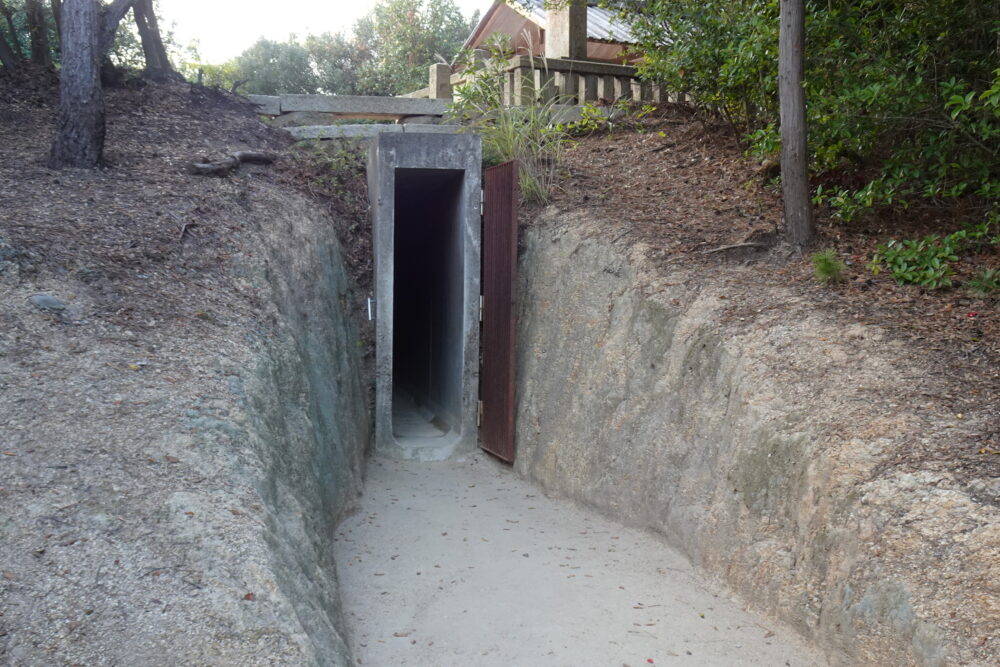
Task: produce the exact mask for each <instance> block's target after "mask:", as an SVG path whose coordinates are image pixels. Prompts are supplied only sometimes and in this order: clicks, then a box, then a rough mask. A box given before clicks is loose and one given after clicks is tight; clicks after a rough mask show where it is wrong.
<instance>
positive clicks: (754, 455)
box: [515, 209, 1000, 665]
mask: <svg viewBox="0 0 1000 667" xmlns="http://www.w3.org/2000/svg"><path fill="white" fill-rule="evenodd" d="M608 236H609V234H608V233H607V226H606V225H603V224H602V223H601V222H600V221H598V220H595V219H593V218H592V217H590V216H589V214H587V213H586V212H562V213H560V212H558V211H556V210H555V209H549V210H547V211H545V212H544V213H543V214H542V215H541V216H539V219H538V220H537V221H536V222H535V223H533V224H531V225H529V226H528V227H527V228H526V229H525V230H524V231H523V238H522V253H521V259H520V268H519V270H520V275H521V280H520V285H519V309H520V321H519V324H518V359H517V361H518V398H517V401H518V407H517V440H518V460H517V462H516V464H515V468H516V470H517V472H518V473H520V474H522V475H524V476H525V477H527V478H529V479H531V480H533V481H535V482H537V483H538V484H539V485H541V486H542V488H544V489H545V490H546V491H548V492H551V493H556V494H560V495H565V496H568V497H571V498H575V499H577V500H579V501H581V502H583V503H585V504H587V505H589V506H592V507H595V508H597V509H599V510H601V511H602V512H604V513H606V514H607V515H609V516H612V517H615V518H618V519H620V520H622V521H624V522H625V523H627V524H631V525H635V526H641V527H647V528H651V529H654V530H656V531H658V532H661V533H662V534H663V535H665V536H666V537H667V539H668V540H669V541H670V542H671V543H672V544H673V545H674V546H676V547H677V548H678V549H679V550H681V552H683V553H684V554H685V555H686V556H687V557H688V558H690V559H691V562H692V563H693V564H694V565H696V566H697V567H699V568H701V569H702V570H703V571H705V572H706V573H709V574H711V575H713V576H715V577H717V578H718V579H720V580H721V581H723V582H725V584H726V585H728V586H730V587H731V588H732V589H734V590H735V591H737V592H738V593H739V594H741V595H742V596H744V598H745V599H746V600H747V601H748V602H750V603H751V604H752V605H753V606H754V607H756V608H757V609H760V610H762V611H765V612H767V613H769V614H771V615H773V616H775V617H777V618H780V619H782V620H784V621H785V622H787V623H789V624H791V625H793V626H794V627H796V628H797V629H798V630H799V631H800V632H801V633H802V634H803V635H804V636H806V637H808V638H810V639H812V640H814V641H816V642H817V643H818V644H819V645H820V646H822V647H823V648H824V649H825V650H826V651H828V652H829V653H830V654H831V656H832V658H833V659H834V661H835V662H838V663H839V664H845V665H846V664H873V665H875V664H879V665H882V664H921V665H945V664H963V665H988V664H995V661H996V659H997V658H998V656H1000V644H998V642H1000V638H998V637H996V636H995V634H994V633H992V632H991V631H988V630H987V628H992V627H996V625H997V621H998V619H1000V597H998V591H997V581H1000V571H998V567H1000V565H998V563H1000V561H998V559H997V554H998V553H1000V510H998V507H997V505H996V504H995V503H994V502H992V496H993V495H995V493H996V489H995V488H994V487H995V486H996V480H995V479H973V480H967V479H962V478H960V477H958V476H956V475H953V474H951V473H950V472H949V471H948V470H947V468H946V467H944V466H937V467H934V466H931V465H928V466H927V468H926V469H912V468H908V467H907V466H905V465H894V462H895V461H897V460H898V457H897V454H898V453H899V452H900V451H901V450H902V449H904V448H911V447H920V446H921V444H922V443H924V444H927V443H932V442H937V441H939V439H941V438H956V439H957V437H958V436H959V435H961V434H964V432H966V431H967V432H971V433H975V432H976V431H977V430H980V431H982V430H985V427H986V426H987V425H988V423H989V422H988V420H989V418H990V406H989V405H984V406H983V409H982V410H981V411H979V412H977V413H969V414H962V415H956V414H954V413H953V412H950V411H948V410H947V409H945V408H944V406H942V405H940V404H938V405H934V404H933V403H932V402H930V401H921V402H919V403H918V402H916V401H914V400H912V387H913V379H914V378H921V382H922V388H923V390H924V391H925V392H928V393H931V395H933V392H936V391H943V390H942V389H941V387H939V386H938V381H939V380H940V378H935V377H930V376H927V372H926V369H925V368H924V367H922V365H921V361H920V358H919V356H918V354H916V353H915V352H914V351H912V350H910V349H908V348H907V347H906V346H904V345H903V344H902V343H900V342H898V341H894V340H892V339H891V338H890V337H888V336H886V335H885V334H884V332H882V331H880V330H879V328H878V327H874V326H864V325H859V324H854V323H850V322H845V321H842V320H840V321H838V320H837V319H835V318H834V317H832V316H831V315H830V314H829V313H824V312H821V311H819V310H818V309H816V308H814V307H811V306H810V304H809V303H808V302H807V301H806V300H804V299H802V298H800V297H799V296H797V293H796V292H795V291H794V290H791V289H786V288H783V287H782V286H780V285H770V286H764V287H758V289H765V290H767V299H766V300H765V301H766V302H767V304H768V305H767V306H766V307H763V308H760V309H759V310H755V311H754V312H752V313H749V312H748V313H743V314H742V316H739V317H737V316H734V315H733V314H732V312H733V311H732V310H731V305H732V304H733V303H734V301H739V292H740V289H741V288H740V287H739V281H738V280H735V279H736V278H738V277H739V275H740V273H741V272H747V271H749V270H750V269H747V268H746V267H739V266H737V267H728V268H727V267H720V268H718V269H717V270H713V271H712V272H711V273H708V274H706V273H705V272H704V271H703V270H700V269H699V267H691V266H689V267H684V266H682V265H680V264H678V265H674V267H673V268H670V269H667V270H664V269H663V268H662V266H655V265H654V263H653V262H652V261H650V259H649V254H650V253H649V251H650V248H649V247H647V246H643V245H642V244H637V245H634V246H632V247H631V248H625V247H622V246H616V245H615V244H614V243H612V242H611V241H609V240H607V238H608Z"/></svg>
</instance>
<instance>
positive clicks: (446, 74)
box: [430, 63, 452, 100]
mask: <svg viewBox="0 0 1000 667" xmlns="http://www.w3.org/2000/svg"><path fill="white" fill-rule="evenodd" d="M451 95H452V91H451V68H450V67H448V66H447V65H444V64H441V63H437V64H435V65H431V77H430V96H431V97H432V98H434V99H438V100H450V99H451Z"/></svg>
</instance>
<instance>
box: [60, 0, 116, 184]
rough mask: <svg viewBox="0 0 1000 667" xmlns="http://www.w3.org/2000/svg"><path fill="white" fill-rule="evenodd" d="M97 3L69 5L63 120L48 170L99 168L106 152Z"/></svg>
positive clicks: (72, 1) (71, 0)
mask: <svg viewBox="0 0 1000 667" xmlns="http://www.w3.org/2000/svg"><path fill="white" fill-rule="evenodd" d="M99 33H100V12H99V10H98V0H66V3H65V6H64V8H63V53H62V69H61V71H60V75H59V120H58V126H57V130H56V137H55V140H54V141H53V142H52V152H51V154H50V155H49V166H50V167H52V168H53V169H59V168H61V167H96V166H97V165H98V164H99V163H100V161H101V155H102V153H103V151H104V95H103V92H102V90H101V71H100V67H101V54H100V49H99V47H98V36H99Z"/></svg>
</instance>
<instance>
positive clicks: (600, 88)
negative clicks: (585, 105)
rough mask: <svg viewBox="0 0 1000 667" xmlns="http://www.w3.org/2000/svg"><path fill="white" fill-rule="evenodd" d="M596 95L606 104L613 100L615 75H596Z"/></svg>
mask: <svg viewBox="0 0 1000 667" xmlns="http://www.w3.org/2000/svg"><path fill="white" fill-rule="evenodd" d="M597 97H598V99H602V100H604V101H605V102H607V103H608V104H611V103H613V102H614V101H615V77H613V76H610V75H603V76H599V77H597Z"/></svg>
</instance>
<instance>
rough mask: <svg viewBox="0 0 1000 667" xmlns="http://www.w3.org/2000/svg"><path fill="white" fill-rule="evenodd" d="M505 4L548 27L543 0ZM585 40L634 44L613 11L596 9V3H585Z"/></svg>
mask: <svg viewBox="0 0 1000 667" xmlns="http://www.w3.org/2000/svg"><path fill="white" fill-rule="evenodd" d="M507 4H509V5H510V6H512V7H514V8H515V9H517V10H518V11H520V12H521V13H522V14H524V15H525V16H527V17H528V18H530V19H531V20H532V21H534V22H535V23H537V24H538V25H540V26H542V27H543V28H545V27H547V26H548V17H547V12H546V11H545V0H509V2H507ZM587 38H588V39H596V40H602V41H607V42H618V43H622V44H632V43H634V42H635V39H634V38H633V36H632V32H631V31H630V30H629V29H628V26H626V25H624V24H623V23H622V22H621V21H619V20H618V19H617V18H616V17H615V13H614V12H613V11H610V10H608V9H604V8H601V7H598V6H597V3H596V2H588V3H587Z"/></svg>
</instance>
